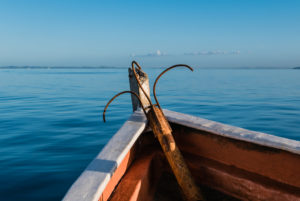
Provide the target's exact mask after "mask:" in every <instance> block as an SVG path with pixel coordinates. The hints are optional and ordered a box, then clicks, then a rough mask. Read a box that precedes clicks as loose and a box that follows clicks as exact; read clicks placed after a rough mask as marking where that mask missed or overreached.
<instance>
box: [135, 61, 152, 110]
mask: <svg viewBox="0 0 300 201" xmlns="http://www.w3.org/2000/svg"><path fill="white" fill-rule="evenodd" d="M134 65H136V66H137V67H138V68H139V70H141V69H142V68H141V66H140V65H139V64H138V63H137V62H136V61H132V62H131V68H132V71H133V74H134V77H135V79H136V81H137V83H138V85H139V87H140V88H141V89H142V91H143V93H144V94H145V96H146V98H147V100H148V101H149V103H150V105H152V101H151V99H150V97H149V96H148V94H147V93H146V92H145V90H144V88H143V87H142V84H141V83H140V81H139V79H138V77H137V74H136V71H135V67H134Z"/></svg>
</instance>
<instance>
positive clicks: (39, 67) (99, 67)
mask: <svg viewBox="0 0 300 201" xmlns="http://www.w3.org/2000/svg"><path fill="white" fill-rule="evenodd" d="M126 68H129V66H128V67H109V66H98V67H92V66H82V67H74V66H51V67H50V66H49V67H48V66H2V67H0V70H1V69H126ZM146 68H157V69H160V68H163V69H164V68H166V67H146ZM196 68H199V69H249V70H250V69H255V70H260V69H261V70H268V69H270V70H271V69H272V70H274V69H300V67H196Z"/></svg>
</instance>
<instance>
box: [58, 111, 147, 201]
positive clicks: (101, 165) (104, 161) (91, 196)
mask: <svg viewBox="0 0 300 201" xmlns="http://www.w3.org/2000/svg"><path fill="white" fill-rule="evenodd" d="M146 122H147V120H146V117H145V115H144V113H143V112H141V111H136V112H135V113H133V114H132V116H131V117H130V118H129V119H128V120H127V121H126V122H125V123H124V125H123V126H122V127H121V128H120V130H119V131H118V132H117V133H116V134H115V135H114V136H113V137H112V138H111V140H110V141H109V142H108V144H107V145H106V146H105V147H104V148H103V150H102V151H101V152H100V153H99V155H98V156H97V157H96V158H95V159H94V160H93V161H92V162H91V163H90V164H89V166H88V167H87V168H86V169H85V170H84V172H83V173H82V174H81V175H80V176H79V178H78V179H77V180H76V181H75V183H74V184H73V185H72V186H71V188H70V189H69V191H68V192H67V194H66V195H65V197H64V198H63V201H98V200H99V198H100V196H101V194H102V192H103V190H104V189H105V187H106V185H107V184H108V182H109V180H110V178H111V176H112V175H113V174H114V171H115V170H116V169H117V167H118V166H119V165H120V163H121V162H122V161H123V159H124V157H125V156H126V154H127V153H128V152H129V150H130V149H131V147H132V146H133V144H134V143H135V142H136V140H137V139H138V137H139V136H140V134H141V133H142V132H143V130H144V129H145V126H146Z"/></svg>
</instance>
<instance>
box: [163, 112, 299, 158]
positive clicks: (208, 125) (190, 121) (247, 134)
mask: <svg viewBox="0 0 300 201" xmlns="http://www.w3.org/2000/svg"><path fill="white" fill-rule="evenodd" d="M163 111H164V114H165V116H166V117H167V119H168V120H169V121H170V122H172V123H176V124H180V125H184V126H187V127H190V128H194V129H197V130H203V131H207V132H210V133H214V134H215V135H220V136H224V137H229V138H232V139H237V140H242V141H246V142H252V143H255V144H259V145H263V146H267V147H273V148H276V149H281V150H285V151H289V152H292V153H295V154H300V142H299V141H296V140H291V139H287V138H283V137H278V136H274V135H269V134H266V133H262V132H256V131H250V130H247V129H243V128H239V127H235V126H231V125H227V124H222V123H219V122H215V121H211V120H207V119H203V118H200V117H195V116H192V115H188V114H183V113H178V112H174V111H170V110H166V109H164V110H163Z"/></svg>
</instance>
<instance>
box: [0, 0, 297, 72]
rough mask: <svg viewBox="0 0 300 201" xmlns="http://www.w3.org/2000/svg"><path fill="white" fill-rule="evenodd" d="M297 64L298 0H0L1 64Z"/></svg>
mask: <svg viewBox="0 0 300 201" xmlns="http://www.w3.org/2000/svg"><path fill="white" fill-rule="evenodd" d="M133 59H135V60H137V61H139V62H140V63H141V64H143V65H144V66H155V67H156V66H169V65H172V64H175V63H187V64H190V65H193V66H196V67H293V66H299V65H300V1H288V0H286V1H283V0H282V1H276V0H269V1H264V0H259V1H255V0H253V1H244V0H239V1H238V0H236V1H225V0H223V1H214V0H211V1H154V0H153V1H129V0H128V1H113V0H111V1H83V0H82V1H76V0H68V1H67V0H51V1H48V0H39V1H33V0H26V1H25V0H19V1H15V0H0V66H6V65H42V66H102V65H104V66H128V65H129V63H130V62H131V60H133Z"/></svg>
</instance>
